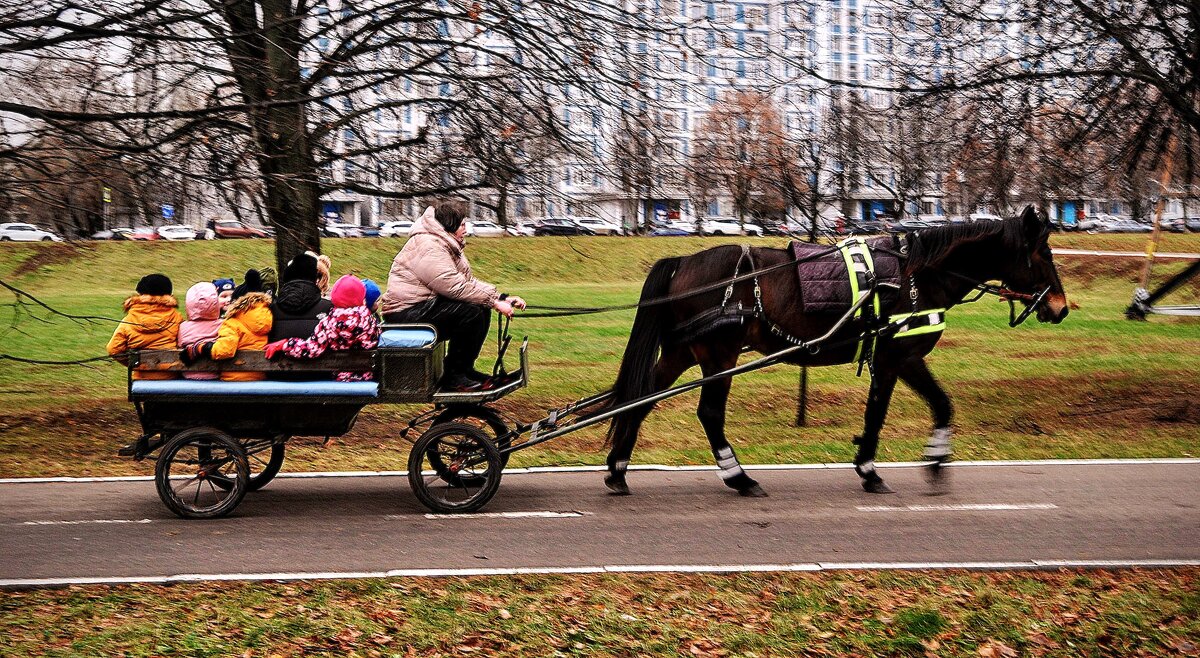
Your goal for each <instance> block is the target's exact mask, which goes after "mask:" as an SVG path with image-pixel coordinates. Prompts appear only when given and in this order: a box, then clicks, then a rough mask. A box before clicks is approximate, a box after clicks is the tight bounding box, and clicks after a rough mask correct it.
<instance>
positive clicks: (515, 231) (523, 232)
mask: <svg viewBox="0 0 1200 658" xmlns="http://www.w3.org/2000/svg"><path fill="white" fill-rule="evenodd" d="M533 230H534V223H533V222H530V221H517V222H514V223H513V224H510V225H509V227H508V234H509V235H512V236H516V237H526V238H529V237H533Z"/></svg>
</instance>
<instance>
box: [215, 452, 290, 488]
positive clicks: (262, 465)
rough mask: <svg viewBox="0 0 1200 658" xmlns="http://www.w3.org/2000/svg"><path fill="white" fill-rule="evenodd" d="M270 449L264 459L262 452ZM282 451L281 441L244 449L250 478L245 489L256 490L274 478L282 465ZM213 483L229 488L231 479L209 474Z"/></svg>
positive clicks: (231, 482) (231, 483)
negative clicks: (248, 463) (252, 448)
mask: <svg viewBox="0 0 1200 658" xmlns="http://www.w3.org/2000/svg"><path fill="white" fill-rule="evenodd" d="M268 450H270V455H267V456H266V459H264V458H263V457H264V455H263V453H265V452H267V451H268ZM283 451H284V447H283V444H282V443H272V444H271V445H270V446H269V447H267V448H257V449H254V450H247V451H246V459H247V460H249V462H250V479H249V480H248V481H247V482H246V491H247V492H250V491H258V490H259V489H262V488H263V487H265V486H267V483H268V482H270V481H271V480H274V479H275V476H276V475H279V469H280V468H281V467H282V466H283ZM210 477H211V478H212V481H213V483H214V484H216V485H217V486H218V487H221V488H222V489H229V488H230V487H232V486H233V480H230V479H228V478H226V477H224V476H221V475H212V476H210Z"/></svg>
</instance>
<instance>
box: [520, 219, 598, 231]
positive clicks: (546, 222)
mask: <svg viewBox="0 0 1200 658" xmlns="http://www.w3.org/2000/svg"><path fill="white" fill-rule="evenodd" d="M533 234H534V235H595V234H596V233H595V232H594V231H592V229H590V228H585V227H583V226H580V225H578V224H576V223H575V222H573V221H571V219H570V218H568V217H546V218H544V219H542V221H540V222H538V223H537V226H536V227H534V229H533Z"/></svg>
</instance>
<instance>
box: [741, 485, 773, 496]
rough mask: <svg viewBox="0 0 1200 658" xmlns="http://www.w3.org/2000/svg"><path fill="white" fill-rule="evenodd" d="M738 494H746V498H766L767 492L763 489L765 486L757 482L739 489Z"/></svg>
mask: <svg viewBox="0 0 1200 658" xmlns="http://www.w3.org/2000/svg"><path fill="white" fill-rule="evenodd" d="M738 495H739V496H745V497H746V498H766V497H767V492H766V491H763V488H762V487H760V486H758V485H757V484H756V485H754V486H751V487H747V488H745V489H738Z"/></svg>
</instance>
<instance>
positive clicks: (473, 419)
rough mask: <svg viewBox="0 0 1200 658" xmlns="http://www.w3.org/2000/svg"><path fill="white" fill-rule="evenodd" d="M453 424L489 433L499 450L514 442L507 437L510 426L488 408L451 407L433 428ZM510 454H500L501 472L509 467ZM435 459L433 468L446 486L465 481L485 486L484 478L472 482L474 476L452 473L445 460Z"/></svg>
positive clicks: (432, 463) (432, 459) (438, 417)
mask: <svg viewBox="0 0 1200 658" xmlns="http://www.w3.org/2000/svg"><path fill="white" fill-rule="evenodd" d="M453 422H458V423H465V424H467V425H472V426H474V427H478V428H479V429H481V430H483V431H484V432H485V433H489V434H490V438H491V439H492V444H493V445H495V446H496V448H497V449H499V450H506V449H508V447H509V446H510V445H512V440H511V439H510V438H509V437H508V436H507V434H508V432H509V429H508V425H506V424H505V423H504V420H502V419H501V418H500V414H498V413H496V412H495V411H494V410H492V409H489V408H488V407H484V406H475V405H470V406H453V407H450V408H448V409H446V410H445V411H443V412H442V413H440V414H438V416H437V418H434V419H433V426H434V427H436V426H438V425H443V424H446V423H453ZM510 454H512V453H508V452H501V453H500V470H504V467H506V466H508V456H509V455H510ZM434 457H438V455H436V454H435V455H433V456H431V459H430V461H431V465H432V468H433V470H434V471H435V472H437V474H438V477H440V478H442V481H443V482H445V483H446V484H453V485H457V484H460V483H462V482H463V481H464V480H466V481H468V484H471V485H474V486H480V485H482V484H483V479H482V478H474V479H473V480H472V479H471V478H472V477H473V476H469V475H466V474H462V473H451V472H450V469H449V467H448V465H447V462H446V460H445V459H441V458H437V459H434Z"/></svg>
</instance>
